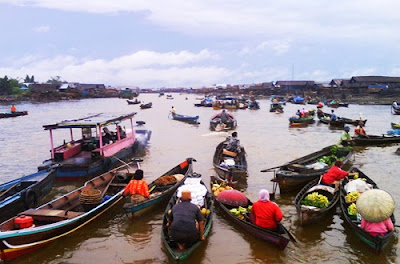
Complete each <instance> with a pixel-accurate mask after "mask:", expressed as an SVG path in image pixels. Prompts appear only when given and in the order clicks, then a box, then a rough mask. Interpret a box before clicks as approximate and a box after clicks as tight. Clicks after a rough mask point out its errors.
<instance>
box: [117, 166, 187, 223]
mask: <svg viewBox="0 0 400 264" xmlns="http://www.w3.org/2000/svg"><path fill="white" fill-rule="evenodd" d="M193 161H194V160H193V159H192V158H188V159H186V161H185V162H182V163H181V164H179V165H178V166H176V167H174V168H173V169H171V170H169V171H168V172H166V173H165V174H163V175H162V176H165V175H173V174H178V173H179V174H183V175H184V178H183V179H182V180H181V181H179V182H177V183H176V184H175V185H173V186H172V187H170V188H169V189H168V190H165V191H164V192H163V193H162V194H161V195H160V196H157V197H154V198H150V199H149V200H146V201H143V202H141V203H137V204H132V203H130V202H128V203H125V204H124V211H125V213H126V214H132V216H138V215H139V214H142V213H144V211H145V210H146V211H148V210H149V209H151V208H153V207H155V206H157V205H159V204H160V203H162V202H163V201H165V200H167V199H170V198H171V195H172V194H174V192H175V191H176V189H178V187H179V186H181V185H182V184H183V182H184V181H185V179H186V178H187V176H188V175H189V174H191V173H192V172H193V163H192V162H193ZM186 162H187V163H186ZM184 164H185V165H184ZM186 164H187V165H186ZM162 176H161V177H162ZM159 178H160V177H159ZM153 185H155V181H153V182H152V183H150V184H149V188H151V186H153Z"/></svg>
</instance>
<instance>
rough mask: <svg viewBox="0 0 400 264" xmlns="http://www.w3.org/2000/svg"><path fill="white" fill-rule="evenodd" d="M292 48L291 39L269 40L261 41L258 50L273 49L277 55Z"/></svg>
mask: <svg viewBox="0 0 400 264" xmlns="http://www.w3.org/2000/svg"><path fill="white" fill-rule="evenodd" d="M289 49H290V40H268V41H264V42H262V43H260V44H259V45H258V46H257V47H256V50H257V51H265V50H267V51H268V50H272V51H273V52H274V53H275V54H276V55H283V54H285V53H287V52H288V51H289Z"/></svg>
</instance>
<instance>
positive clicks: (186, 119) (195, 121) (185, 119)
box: [171, 114, 199, 124]
mask: <svg viewBox="0 0 400 264" xmlns="http://www.w3.org/2000/svg"><path fill="white" fill-rule="evenodd" d="M171 116H172V119H173V120H178V121H181V122H186V123H189V124H199V122H198V120H199V116H188V115H180V114H171Z"/></svg>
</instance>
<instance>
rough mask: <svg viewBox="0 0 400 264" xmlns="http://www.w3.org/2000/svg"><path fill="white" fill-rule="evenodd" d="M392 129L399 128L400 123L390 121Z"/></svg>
mask: <svg viewBox="0 0 400 264" xmlns="http://www.w3.org/2000/svg"><path fill="white" fill-rule="evenodd" d="M390 125H391V126H392V128H393V129H400V124H396V123H390Z"/></svg>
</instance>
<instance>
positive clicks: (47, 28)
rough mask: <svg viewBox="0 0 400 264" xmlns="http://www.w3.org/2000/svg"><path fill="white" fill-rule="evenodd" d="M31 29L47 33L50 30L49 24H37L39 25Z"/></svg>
mask: <svg viewBox="0 0 400 264" xmlns="http://www.w3.org/2000/svg"><path fill="white" fill-rule="evenodd" d="M33 31H35V32H37V33H47V32H49V31H50V27H49V26H39V27H35V28H33Z"/></svg>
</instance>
